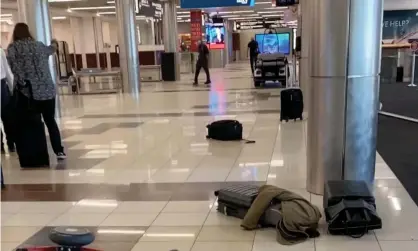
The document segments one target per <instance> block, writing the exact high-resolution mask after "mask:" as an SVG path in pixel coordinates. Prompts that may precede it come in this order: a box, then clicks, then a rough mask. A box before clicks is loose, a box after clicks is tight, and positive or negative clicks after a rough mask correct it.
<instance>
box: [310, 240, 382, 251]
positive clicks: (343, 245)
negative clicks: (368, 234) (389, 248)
mask: <svg viewBox="0 0 418 251" xmlns="http://www.w3.org/2000/svg"><path fill="white" fill-rule="evenodd" d="M315 247H316V251H336V250H338V251H353V250H359V251H360V250H361V251H363V250H364V251H366V250H367V251H381V250H380V247H379V243H378V242H377V241H376V240H375V241H320V242H316V243H315Z"/></svg>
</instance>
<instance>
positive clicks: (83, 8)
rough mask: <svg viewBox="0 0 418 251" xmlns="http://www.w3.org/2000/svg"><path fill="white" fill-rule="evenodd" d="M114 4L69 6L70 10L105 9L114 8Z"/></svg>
mask: <svg viewBox="0 0 418 251" xmlns="http://www.w3.org/2000/svg"><path fill="white" fill-rule="evenodd" d="M114 8H115V6H96V7H77V8H70V9H71V10H106V9H114Z"/></svg>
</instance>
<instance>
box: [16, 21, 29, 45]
mask: <svg viewBox="0 0 418 251" xmlns="http://www.w3.org/2000/svg"><path fill="white" fill-rule="evenodd" d="M23 39H33V37H32V35H31V34H30V31H29V26H28V25H27V24H25V23H17V24H16V26H15V29H14V30H13V42H15V41H19V40H23Z"/></svg>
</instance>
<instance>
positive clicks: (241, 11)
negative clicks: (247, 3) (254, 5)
mask: <svg viewBox="0 0 418 251" xmlns="http://www.w3.org/2000/svg"><path fill="white" fill-rule="evenodd" d="M253 12H254V11H253V10H237V11H233V13H234V14H235V13H253Z"/></svg>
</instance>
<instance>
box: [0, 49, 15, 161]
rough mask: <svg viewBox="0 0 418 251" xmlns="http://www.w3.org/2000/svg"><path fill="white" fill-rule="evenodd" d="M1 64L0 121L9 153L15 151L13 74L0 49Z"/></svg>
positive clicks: (2, 150) (2, 146) (4, 54)
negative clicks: (12, 103) (12, 104)
mask: <svg viewBox="0 0 418 251" xmlns="http://www.w3.org/2000/svg"><path fill="white" fill-rule="evenodd" d="M0 54H1V55H0V60H1V61H0V63H1V72H0V73H1V121H2V122H3V129H4V134H5V135H6V140H7V146H8V149H9V152H14V151H15V142H14V138H13V137H14V132H13V111H12V107H11V100H12V94H11V90H13V73H12V71H11V70H10V66H9V64H8V63H7V58H6V53H5V52H4V50H3V48H0ZM0 137H1V152H2V153H5V152H6V150H5V148H4V143H3V133H1V136H0Z"/></svg>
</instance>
